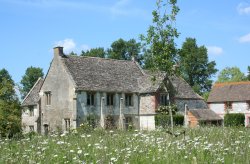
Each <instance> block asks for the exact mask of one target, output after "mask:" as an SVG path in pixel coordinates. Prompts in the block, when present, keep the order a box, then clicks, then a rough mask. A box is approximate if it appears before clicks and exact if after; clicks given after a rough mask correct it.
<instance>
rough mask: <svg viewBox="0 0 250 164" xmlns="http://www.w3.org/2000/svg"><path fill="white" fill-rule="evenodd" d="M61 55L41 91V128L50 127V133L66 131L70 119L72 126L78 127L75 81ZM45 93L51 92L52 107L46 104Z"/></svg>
mask: <svg viewBox="0 0 250 164" xmlns="http://www.w3.org/2000/svg"><path fill="white" fill-rule="evenodd" d="M61 58H62V57H61V56H60V54H56V53H55V54H54V59H53V61H52V63H51V66H50V69H49V71H48V73H47V75H46V78H45V81H44V83H43V86H42V88H41V90H40V96H41V109H42V111H41V126H42V133H44V128H43V126H44V125H48V126H49V131H56V130H65V129H66V126H65V119H70V126H71V127H73V128H75V127H76V109H75V108H76V99H75V91H74V84H73V81H72V80H71V79H70V77H69V74H68V72H67V70H66V68H65V67H64V64H63V62H62V60H61ZM45 92H51V105H47V104H46V94H45Z"/></svg>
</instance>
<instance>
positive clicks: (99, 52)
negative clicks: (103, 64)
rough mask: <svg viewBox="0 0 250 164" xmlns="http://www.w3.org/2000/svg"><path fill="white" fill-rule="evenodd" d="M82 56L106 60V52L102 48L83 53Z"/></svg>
mask: <svg viewBox="0 0 250 164" xmlns="http://www.w3.org/2000/svg"><path fill="white" fill-rule="evenodd" d="M81 56H89V57H99V58H105V57H106V51H105V50H104V48H102V47H98V48H92V49H90V50H87V51H86V52H85V51H82V53H81Z"/></svg>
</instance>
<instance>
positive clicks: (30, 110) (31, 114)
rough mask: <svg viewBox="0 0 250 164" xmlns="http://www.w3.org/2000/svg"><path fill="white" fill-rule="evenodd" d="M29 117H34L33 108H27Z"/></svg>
mask: <svg viewBox="0 0 250 164" xmlns="http://www.w3.org/2000/svg"><path fill="white" fill-rule="evenodd" d="M29 116H31V117H32V116H34V107H33V106H30V107H29Z"/></svg>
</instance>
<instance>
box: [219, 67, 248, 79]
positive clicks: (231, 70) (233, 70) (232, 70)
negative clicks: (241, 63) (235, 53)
mask: <svg viewBox="0 0 250 164" xmlns="http://www.w3.org/2000/svg"><path fill="white" fill-rule="evenodd" d="M245 80H246V77H245V75H244V73H243V72H241V71H240V69H239V68H238V67H226V68H224V69H223V70H221V71H220V73H219V75H218V79H217V82H238V81H245Z"/></svg>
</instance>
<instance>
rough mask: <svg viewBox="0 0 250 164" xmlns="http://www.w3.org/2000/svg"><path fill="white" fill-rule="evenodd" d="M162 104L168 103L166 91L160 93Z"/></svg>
mask: <svg viewBox="0 0 250 164" xmlns="http://www.w3.org/2000/svg"><path fill="white" fill-rule="evenodd" d="M160 105H162V106H166V105H168V95H167V94H166V93H162V94H160Z"/></svg>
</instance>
